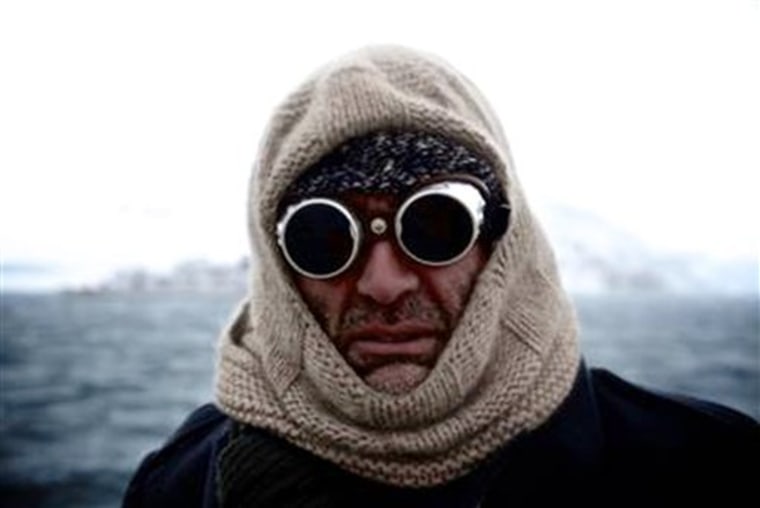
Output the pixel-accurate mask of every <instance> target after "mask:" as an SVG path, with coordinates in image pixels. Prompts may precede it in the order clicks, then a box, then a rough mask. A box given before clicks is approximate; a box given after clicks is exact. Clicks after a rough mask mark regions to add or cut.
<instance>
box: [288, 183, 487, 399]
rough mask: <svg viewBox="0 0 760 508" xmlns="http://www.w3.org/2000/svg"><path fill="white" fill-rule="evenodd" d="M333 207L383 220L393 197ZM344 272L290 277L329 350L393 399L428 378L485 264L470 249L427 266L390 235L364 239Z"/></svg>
mask: <svg viewBox="0 0 760 508" xmlns="http://www.w3.org/2000/svg"><path fill="white" fill-rule="evenodd" d="M341 201H342V202H344V203H346V204H348V205H349V206H350V207H351V208H352V209H353V210H354V211H355V212H356V213H358V214H359V215H362V216H364V217H373V216H376V215H388V214H390V213H393V212H394V211H395V209H396V206H397V205H398V202H397V199H395V198H393V197H388V196H382V195H367V194H361V195H359V194H350V193H349V194H347V195H345V196H343V197H341ZM365 241H366V245H364V246H363V250H362V251H361V254H360V256H359V257H358V258H357V260H356V261H355V262H354V263H353V265H352V266H351V268H350V269H348V270H346V271H345V272H343V273H340V274H339V275H337V276H334V277H332V278H329V279H312V278H308V277H305V276H303V275H300V274H297V273H295V272H293V278H294V281H295V283H296V285H297V287H298V288H299V290H300V291H301V294H302V296H303V298H304V300H305V301H306V303H307V305H308V306H309V307H310V309H311V311H312V312H313V314H314V316H315V317H316V319H317V320H318V321H319V322H320V324H321V325H322V327H323V328H324V330H325V332H326V333H327V334H328V336H329V337H330V338H331V339H332V341H333V342H334V344H335V346H336V347H337V349H338V350H339V351H340V353H341V354H342V355H343V357H344V358H345V359H346V361H347V362H348V364H349V365H350V366H351V367H352V368H353V369H354V370H355V371H356V373H357V374H358V375H359V376H360V377H361V378H362V379H364V381H365V382H366V383H367V384H368V385H369V386H371V387H372V388H374V389H376V390H378V391H383V392H387V393H392V394H401V393H405V392H408V391H410V390H412V389H413V388H414V387H416V386H417V385H419V384H420V383H421V382H422V381H423V380H424V379H425V378H426V377H427V375H428V374H429V373H430V370H431V369H432V368H433V367H434V366H435V363H436V361H437V359H438V357H439V356H440V354H441V352H442V351H443V348H444V346H445V345H446V342H447V341H448V340H449V338H450V336H451V333H452V331H453V330H454V328H455V327H456V324H457V323H458V322H459V318H460V316H461V315H462V312H463V310H464V307H465V305H466V304H467V301H468V299H469V295H470V292H471V290H472V287H473V285H474V283H475V280H476V279H477V276H478V274H479V273H480V271H481V270H482V268H483V265H484V264H485V262H486V258H487V252H486V249H485V248H484V247H483V246H481V245H480V243H476V244H475V246H474V247H473V248H472V249H471V250H470V251H469V252H468V253H467V254H466V255H465V256H464V257H463V258H461V259H459V260H458V261H456V262H455V263H453V264H450V265H447V266H442V267H433V266H427V265H422V264H419V263H417V262H415V261H413V260H411V259H410V258H408V257H407V256H406V255H405V254H404V253H403V251H402V250H401V248H400V247H399V246H398V245H397V244H396V240H395V239H394V237H393V235H385V236H382V237H379V238H377V237H375V238H368V239H366V240H365Z"/></svg>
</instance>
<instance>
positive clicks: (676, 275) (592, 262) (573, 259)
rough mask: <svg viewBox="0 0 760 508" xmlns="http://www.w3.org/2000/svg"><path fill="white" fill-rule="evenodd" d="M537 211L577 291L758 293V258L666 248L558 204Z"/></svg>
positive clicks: (568, 281) (563, 270) (564, 276)
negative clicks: (730, 257) (731, 257)
mask: <svg viewBox="0 0 760 508" xmlns="http://www.w3.org/2000/svg"><path fill="white" fill-rule="evenodd" d="M537 213H538V215H539V218H540V220H541V222H542V225H543V227H544V228H545V230H546V233H547V235H548V236H549V239H550V241H551V243H552V245H553V246H554V248H555V252H556V255H557V260H558V262H559V265H560V271H561V273H562V279H563V282H564V284H565V286H566V287H567V288H568V289H569V290H570V291H572V292H576V293H598V292H606V291H625V292H630V291H657V292H675V293H731V294H733V293H754V294H757V293H758V260H757V259H738V260H719V259H713V258H710V257H706V256H704V255H695V254H692V255H690V254H682V253H668V252H661V251H657V250H654V249H652V248H650V247H648V246H647V245H646V244H644V242H642V241H641V240H639V239H638V238H636V237H634V236H633V235H631V234H628V233H626V232H625V231H622V230H621V229H620V228H617V227H615V226H613V225H611V224H609V223H607V222H605V221H604V220H603V219H602V218H600V217H599V216H597V215H594V214H592V213H589V212H585V211H582V210H579V209H575V208H570V207H565V206H558V205H553V206H549V207H546V208H542V209H540V210H538V212H537Z"/></svg>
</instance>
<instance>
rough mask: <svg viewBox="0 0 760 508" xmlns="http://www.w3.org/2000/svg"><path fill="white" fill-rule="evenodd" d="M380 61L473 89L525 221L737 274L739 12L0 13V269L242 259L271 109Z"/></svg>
mask: <svg viewBox="0 0 760 508" xmlns="http://www.w3.org/2000/svg"><path fill="white" fill-rule="evenodd" d="M387 42H390V43H399V44H404V45H408V46H411V47H416V48H420V49H424V50H428V51H432V52H434V53H437V54H438V55H440V56H442V57H443V58H445V59H447V60H449V61H450V62H451V63H452V64H453V65H454V66H456V67H458V68H459V69H460V70H461V71H463V72H464V73H465V74H466V75H468V76H469V77H470V78H471V79H472V80H473V81H474V82H475V83H476V84H477V85H478V86H479V87H480V88H481V89H482V90H483V92H484V93H485V95H486V96H487V97H488V98H489V100H490V101H491V103H492V105H493V106H494V108H495V109H496V111H497V113H498V114H499V116H500V118H501V119H502V122H503V124H504V127H505V130H506V133H507V136H508V138H509V139H510V142H511V146H512V150H513V156H514V159H515V162H516V166H517V170H518V173H519V174H520V176H521V179H522V181H523V184H524V186H525V187H526V189H527V192H528V195H529V197H531V198H533V199H534V200H535V201H536V202H537V203H539V204H541V205H543V204H545V203H554V202H559V203H563V204H567V205H571V206H575V207H580V208H583V209H585V210H589V211H592V212H594V213H596V214H598V215H600V216H602V217H604V218H605V219H606V220H607V221H609V222H610V223H612V224H614V225H616V226H619V227H620V228H622V229H624V230H626V231H629V232H631V233H633V234H635V235H636V236H638V237H639V238H641V239H642V240H643V241H645V242H646V243H648V244H649V245H651V246H653V247H656V248H660V249H665V250H673V251H688V252H699V253H704V254H705V255H710V256H720V257H748V256H753V257H756V256H757V253H758V242H759V238H758V236H759V235H760V229H759V228H758V225H757V224H758V222H757V217H760V205H758V198H757V193H758V172H759V171H760V98H759V95H760V94H758V90H760V6H759V4H758V2H757V1H752V0H712V1H699V0H682V1H679V0H651V1H647V0H644V1H642V0H638V1H629V2H623V1H609V0H606V1H602V0H600V1H590V0H574V1H560V0H558V1H540V0H530V1H527V0H526V1H520V2H509V1H506V2H495V1H490V2H479V1H473V0H468V1H462V0H458V1H452V2H445V1H443V2H442V1H438V2H422V1H418V2H413V1H411V0H404V1H395V0H386V1H383V2H357V1H352V2H349V1H345V2H337V1H328V0H320V1H312V2H286V1H282V2H253V1H250V2H224V1H214V2H211V1H208V2H195V1H187V0H185V1H181V2H180V1H177V2H170V1H160V0H150V1H136V0H132V1H129V2H127V1H123V2H109V1H102V0H98V1H90V2H84V1H76V0H68V1H66V2H60V1H48V2H41V1H34V0H25V1H7V2H3V4H2V7H0V72H1V73H2V79H0V139H2V148H0V170H2V181H1V182H2V184H1V185H0V247H1V249H2V257H3V262H5V263H11V262H12V263H21V262H23V263H34V264H36V263H40V264H50V265H54V266H63V267H72V268H74V267H76V268H78V269H82V270H85V271H87V270H89V271H90V272H93V273H94V272H97V271H104V270H109V269H111V268H113V267H116V266H126V265H137V264H144V265H148V266H151V267H167V266H169V265H171V264H173V263H175V262H177V261H179V260H182V259H187V258H198V257H204V258H210V259H214V260H222V261H224V260H233V259H236V258H238V257H239V256H241V255H243V254H245V253H246V252H247V238H246V230H245V199H246V186H247V180H248V174H249V170H250V167H251V163H252V161H253V159H254V157H255V153H256V146H257V144H258V140H259V136H260V135H261V132H262V130H263V128H264V126H265V123H266V121H267V118H268V116H269V114H270V113H271V111H272V108H273V107H274V106H275V105H276V104H277V103H278V101H280V100H281V99H282V98H283V97H284V95H285V94H286V93H287V92H288V91H289V90H291V89H292V88H294V87H295V86H296V85H297V84H298V83H299V82H300V81H301V80H302V79H303V78H304V77H305V76H306V75H307V74H308V73H310V72H311V71H312V70H313V69H314V68H315V67H317V66H319V65H321V64H322V63H324V62H325V61H327V60H329V59H332V58H334V57H336V56H338V55H340V54H342V53H344V52H346V51H348V50H351V49H354V48H356V47H359V46H362V45H365V44H368V43H387Z"/></svg>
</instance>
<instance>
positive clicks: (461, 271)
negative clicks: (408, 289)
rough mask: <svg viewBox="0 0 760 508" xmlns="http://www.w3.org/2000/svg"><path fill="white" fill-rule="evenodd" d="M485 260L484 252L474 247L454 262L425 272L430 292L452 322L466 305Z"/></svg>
mask: <svg viewBox="0 0 760 508" xmlns="http://www.w3.org/2000/svg"><path fill="white" fill-rule="evenodd" d="M485 262H486V258H485V254H484V252H483V251H482V249H480V248H476V249H473V250H472V251H471V252H470V253H469V254H468V255H467V256H465V257H464V258H462V259H461V260H460V261H459V262H457V263H456V264H454V265H452V266H446V267H443V268H438V269H433V270H430V271H429V272H428V273H427V274H426V277H425V279H426V281H427V285H428V288H429V289H430V292H431V293H432V294H433V295H435V298H436V299H437V300H438V302H439V304H440V305H441V307H443V309H444V311H445V312H446V313H447V314H448V315H449V316H450V317H451V318H453V319H454V322H456V320H458V319H459V317H460V315H461V314H462V311H463V310H464V307H465V306H466V305H467V301H468V300H469V298H470V292H471V291H472V288H473V286H474V285H475V281H476V280H477V278H478V275H479V274H480V271H481V270H482V269H483V266H484V265H485Z"/></svg>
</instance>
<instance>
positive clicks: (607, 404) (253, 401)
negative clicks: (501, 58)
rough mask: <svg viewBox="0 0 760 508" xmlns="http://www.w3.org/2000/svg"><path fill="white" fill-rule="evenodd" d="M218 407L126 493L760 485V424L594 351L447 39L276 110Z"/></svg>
mask: <svg viewBox="0 0 760 508" xmlns="http://www.w3.org/2000/svg"><path fill="white" fill-rule="evenodd" d="M251 182H252V183H251V192H250V232H251V239H252V245H253V251H254V255H255V257H256V262H255V263H254V264H253V267H254V268H253V282H252V285H251V294H250V296H249V297H248V298H247V299H246V301H245V302H244V303H243V305H242V306H241V308H240V309H239V311H238V312H237V314H236V317H235V319H234V320H233V322H232V324H231V325H230V327H229V329H228V330H226V331H225V333H224V334H223V336H222V340H221V346H220V361H219V366H218V376H217V405H216V407H214V406H211V405H208V406H204V407H203V408H201V409H199V410H198V411H196V412H195V413H194V414H193V415H191V416H190V418H189V419H188V421H187V422H186V423H185V424H184V425H183V426H182V428H181V429H180V430H179V431H178V432H177V433H176V434H175V435H174V437H173V438H172V439H171V440H170V442H169V443H168V444H167V445H166V446H165V447H164V448H163V449H161V450H159V451H158V452H156V453H154V454H152V455H150V456H149V457H148V458H147V459H146V460H145V462H144V463H143V465H142V466H141V468H140V470H139V471H138V472H137V474H136V475H135V477H134V478H133V480H132V483H131V485H130V488H129V490H128V492H127V495H126V499H125V506H224V507H227V506H256V507H261V506H360V505H361V506H392V505H394V504H395V505H398V506H415V507H417V506H435V507H447V506H456V507H476V506H479V507H489V506H546V505H549V504H550V503H551V504H554V503H556V502H558V501H564V502H570V503H574V502H583V503H585V504H587V505H599V506H601V505H605V506H606V505H610V504H612V505H619V504H628V503H630V504H636V503H646V504H647V505H652V504H654V505H658V504H664V503H666V502H667V503H673V502H678V503H679V504H681V503H683V502H684V501H687V500H692V499H693V500H700V501H703V500H704V499H706V498H708V497H716V496H720V497H721V498H723V500H726V499H731V498H732V496H738V495H740V494H741V493H742V492H746V491H748V490H749V485H748V482H749V473H748V472H747V471H748V470H747V469H746V468H745V466H741V465H739V464H741V463H740V462H739V461H741V460H742V459H746V460H750V459H751V460H753V461H754V460H755V459H756V457H757V456H756V452H757V451H758V442H759V439H758V427H757V424H756V423H755V422H753V421H752V420H750V419H749V418H747V417H744V416H742V415H740V414H737V413H736V412H734V411H732V410H729V409H727V408H724V407H721V406H717V405H714V404H710V403H706V402H702V401H695V400H687V399H685V398H681V397H672V396H664V395H657V394H653V393H650V392H646V391H644V390H641V389H639V388H637V387H634V386H632V385H630V384H628V383H626V382H624V381H622V380H620V379H619V378H617V377H615V376H613V375H612V374H610V373H607V372H605V371H597V370H589V369H586V368H585V366H584V365H583V362H582V361H581V357H580V354H579V351H578V342H577V326H576V319H575V314H574V311H573V307H572V305H571V302H570V301H569V299H568V298H567V295H566V294H565V292H564V290H563V289H562V286H561V283H560V279H559V276H558V274H557V269H556V265H555V261H554V257H553V254H552V251H551V248H550V247H549V244H548V242H547V240H546V238H545V237H544V235H543V233H542V231H541V228H540V227H539V225H538V223H537V222H536V220H535V218H534V216H533V215H532V213H531V211H530V209H529V208H528V206H527V204H526V202H525V196H524V194H523V191H522V189H521V188H520V185H519V182H518V180H517V177H516V175H515V173H514V168H513V166H512V163H511V160H510V157H509V152H508V148H507V144H506V141H505V139H504V136H503V134H502V132H501V128H500V126H499V124H498V122H497V120H496V118H495V116H494V114H493V113H492V111H491V110H490V109H489V107H488V106H487V105H486V103H485V101H484V99H483V98H482V97H481V96H480V94H479V93H478V91H477V90H476V89H475V88H474V86H473V85H472V84H471V83H470V82H469V81H467V80H466V78H464V77H463V76H462V75H460V74H459V73H458V72H457V71H455V70H454V69H452V68H451V67H450V66H448V65H447V64H446V63H443V62H441V61H439V60H437V59H436V58H433V57H430V56H427V55H423V54H419V53H416V52H413V51H410V50H406V49H403V48H396V47H379V48H365V49H363V50H361V51H358V52H355V53H352V54H350V55H347V56H345V57H343V58H342V59H339V60H337V61H335V62H333V63H331V64H329V65H327V66H326V67H324V68H323V69H321V70H320V71H319V72H317V73H316V74H314V75H313V76H311V77H310V78H309V79H308V80H307V81H306V82H305V83H304V84H303V85H302V86H301V87H300V88H299V89H297V90H296V91H295V92H294V93H292V94H291V95H290V96H289V97H288V98H287V99H286V100H285V102H284V103H283V104H282V105H281V106H280V107H279V109H278V110H277V111H276V112H275V114H274V116H273V118H272V120H271V122H270V125H269V128H268V131H267V133H266V135H265V138H264V141H263V144H262V146H261V150H260V153H259V155H258V159H257V162H256V165H255V170H254V175H253V178H252V181H251Z"/></svg>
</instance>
